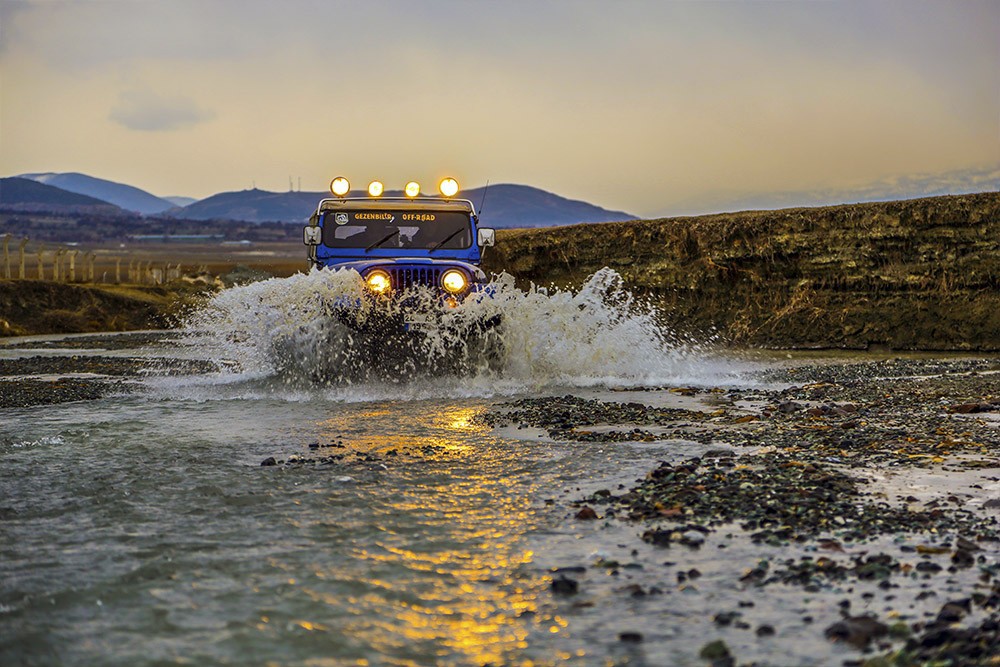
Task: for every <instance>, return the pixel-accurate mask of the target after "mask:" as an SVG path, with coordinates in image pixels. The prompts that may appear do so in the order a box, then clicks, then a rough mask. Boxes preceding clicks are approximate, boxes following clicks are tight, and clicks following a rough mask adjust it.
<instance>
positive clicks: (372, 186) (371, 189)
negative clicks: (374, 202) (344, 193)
mask: <svg viewBox="0 0 1000 667" xmlns="http://www.w3.org/2000/svg"><path fill="white" fill-rule="evenodd" d="M383 190H385V188H384V187H383V186H382V181H372V182H371V183H369V184H368V195H369V196H371V197H381V196H382V191H383Z"/></svg>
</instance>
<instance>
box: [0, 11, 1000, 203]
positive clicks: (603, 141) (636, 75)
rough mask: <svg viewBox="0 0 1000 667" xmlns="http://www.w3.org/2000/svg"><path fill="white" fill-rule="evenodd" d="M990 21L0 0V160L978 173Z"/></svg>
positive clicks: (990, 15) (770, 193) (994, 158)
mask: <svg viewBox="0 0 1000 667" xmlns="http://www.w3.org/2000/svg"><path fill="white" fill-rule="evenodd" d="M998 31H1000V2H995V1H992V0H984V1H981V2H979V1H966V0H953V1H949V2H921V1H919V0H904V1H900V2H892V1H888V2H660V1H649V2H644V1H632V2H630V1H622V2H608V1H607V0H600V1H589V0H566V1H562V2H555V1H553V2H545V1H541V0H531V1H514V0H505V1H504V2H477V1H469V0H466V1H455V2H446V1H438V0H425V1H413V0H410V1H408V2H395V1H373V2H361V1H357V2H327V1H322V0H286V1H283V2H272V1H270V0H267V1H265V0H101V1H98V0H77V1H75V2H60V1H58V0H52V1H44V2H41V1H39V2H27V1H22V0H0V175H2V176H12V175H16V174H20V173H25V172H37V171H57V172H66V171H79V172H83V173H87V174H90V175H92V176H97V177H100V178H107V179H111V180H115V181H120V182H125V183H129V184H131V185H135V186H138V187H141V188H143V189H146V190H149V191H151V192H153V193H154V194H157V195H161V196H166V195H185V196H191V197H204V196H208V195H211V194H214V193H216V192H220V191H228V190H242V189H246V188H249V187H251V185H252V184H256V186H257V187H258V188H262V189H267V190H277V191H283V190H287V189H288V187H289V177H291V178H292V179H293V182H294V185H295V187H296V188H298V184H299V179H300V178H301V188H302V189H303V190H317V191H318V190H323V189H325V188H326V187H327V185H328V183H329V181H330V179H331V178H332V177H333V176H335V175H338V174H344V175H346V176H348V177H349V178H351V179H352V181H353V182H355V183H356V184H364V183H367V181H368V180H370V179H372V178H375V177H378V178H380V179H382V180H384V181H385V182H386V184H387V186H389V187H398V186H401V185H402V183H403V182H405V181H406V180H408V179H410V178H416V179H417V180H422V181H424V182H431V181H433V180H434V179H435V178H437V177H439V176H441V175H445V174H451V175H454V176H456V177H457V178H458V179H459V181H460V182H462V183H463V184H465V185H467V186H476V185H482V184H483V183H485V182H486V181H487V180H489V181H491V182H493V183H501V182H503V183H523V184H528V185H534V186H537V187H540V188H544V189H546V190H549V191H552V192H555V193H557V194H560V195H563V196H566V197H571V198H575V199H585V200H587V201H591V202H593V203H596V204H599V205H601V206H605V207H607V208H612V209H619V210H625V211H629V212H631V213H635V214H638V215H643V216H653V215H662V214H678V213H687V212H700V211H711V210H724V209H726V208H727V207H730V206H732V205H734V202H742V201H757V200H762V201H763V200H767V201H771V200H774V201H777V200H779V199H781V198H782V197H785V198H786V199H788V197H789V196H792V199H794V198H796V197H797V198H799V199H805V200H808V201H815V202H821V200H823V199H824V197H825V198H831V197H832V198H835V199H836V198H841V199H843V200H844V201H848V200H850V199H851V198H852V197H853V198H855V199H856V198H860V197H861V196H864V193H871V192H873V191H878V192H881V191H886V192H893V191H894V190H893V189H894V188H895V189H904V186H905V187H910V189H912V188H913V187H917V186H914V184H915V183H916V184H917V185H918V186H919V187H925V188H932V187H937V188H938V189H941V188H944V189H948V190H953V191H969V190H986V189H997V187H1000V38H998ZM928 184H929V185H928ZM789 193H791V195H790V194H789ZM768 198H770V199H768ZM810 198H811V199H810ZM797 203H807V202H797Z"/></svg>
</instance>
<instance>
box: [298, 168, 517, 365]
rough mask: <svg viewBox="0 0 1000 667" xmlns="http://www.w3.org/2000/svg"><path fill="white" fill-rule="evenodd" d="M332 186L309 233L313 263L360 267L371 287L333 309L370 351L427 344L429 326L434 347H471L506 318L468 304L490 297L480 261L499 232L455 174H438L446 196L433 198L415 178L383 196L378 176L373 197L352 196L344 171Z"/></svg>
mask: <svg viewBox="0 0 1000 667" xmlns="http://www.w3.org/2000/svg"><path fill="white" fill-rule="evenodd" d="M330 189H331V191H332V192H333V194H334V197H332V198H327V199H323V200H321V201H320V202H319V205H318V206H317V207H316V212H315V213H314V214H313V216H312V217H311V218H310V221H309V225H308V226H306V227H305V229H304V234H303V239H304V242H305V244H306V245H307V246H308V248H309V261H310V264H311V265H312V266H313V267H316V268H320V269H322V268H327V269H331V270H347V271H356V272H357V274H358V275H359V276H360V278H361V280H362V282H363V284H364V295H363V296H362V297H361V298H348V299H342V300H340V302H338V303H336V304H332V306H331V311H332V314H333V316H334V317H336V318H337V319H338V320H339V321H340V322H341V323H343V324H344V325H345V326H347V327H348V328H349V329H351V330H352V331H354V332H358V333H362V334H364V335H365V343H364V346H365V349H366V350H369V351H370V354H372V355H375V356H377V357H381V356H383V355H384V354H385V353H386V352H387V351H394V352H399V351H401V350H408V351H410V352H413V351H414V350H416V349H417V348H419V347H420V346H421V345H422V346H423V349H426V348H427V347H428V346H427V345H425V344H424V343H426V342H427V341H426V340H423V339H424V338H426V336H427V335H433V336H434V337H435V339H436V340H435V341H433V342H435V343H439V344H438V345H437V346H436V347H435V346H432V347H434V348H435V349H443V346H442V344H440V343H442V342H446V343H451V344H452V346H454V344H455V343H456V342H461V343H462V344H463V347H465V348H467V347H468V346H467V344H466V343H467V341H468V340H469V339H478V338H481V337H482V336H483V334H484V333H485V332H487V331H488V330H490V329H493V328H495V327H496V326H497V325H498V324H499V322H500V318H499V316H498V315H495V314H493V315H490V314H489V309H488V308H487V309H469V308H464V307H463V306H467V305H468V302H469V300H472V301H474V302H476V303H480V302H482V301H483V300H484V299H487V300H488V299H490V298H491V295H490V293H489V289H488V287H487V278H486V275H485V274H484V273H483V271H482V270H481V269H480V268H479V263H480V261H481V259H482V253H483V248H485V247H489V246H492V245H494V243H495V233H494V230H493V229H488V228H482V227H479V226H478V223H479V218H478V216H477V215H476V210H475V207H474V206H473V204H472V202H471V201H469V200H467V199H458V198H456V195H457V194H458V183H457V182H456V181H455V180H454V179H451V178H447V179H444V180H443V181H441V183H440V187H439V189H440V192H441V195H440V196H434V197H427V196H421V193H420V186H419V185H418V184H417V183H415V182H410V183H408V184H407V185H406V187H405V189H404V190H403V192H404V194H405V196H402V197H399V196H397V197H388V196H385V197H384V196H383V185H382V183H380V182H379V181H373V182H372V183H371V184H370V185H369V187H368V196H367V197H365V196H360V197H358V196H352V195H351V188H350V183H349V182H348V181H347V179H346V178H343V177H338V178H336V179H334V180H333V182H332V183H331V185H330ZM471 311H475V312H471ZM444 347H446V345H445V346H444Z"/></svg>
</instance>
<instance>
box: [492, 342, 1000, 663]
mask: <svg viewBox="0 0 1000 667" xmlns="http://www.w3.org/2000/svg"><path fill="white" fill-rule="evenodd" d="M998 370H1000V363H998V361H997V360H995V359H972V358H968V359H948V360H941V359H916V358H913V359H887V360H873V361H864V362H852V363H823V364H809V365H804V366H789V367H786V368H780V369H778V370H772V371H769V372H767V373H766V374H763V375H762V376H761V380H762V382H763V384H762V386H761V388H754V389H704V388H696V387H663V388H653V389H650V390H647V391H645V392H628V394H625V393H624V392H622V395H623V396H627V399H628V400H627V401H626V400H623V401H620V402H619V401H613V400H605V399H604V398H603V397H602V399H600V400H596V399H585V398H580V397H578V396H571V395H570V396H561V397H560V396H557V397H542V398H528V399H521V400H517V401H513V402H509V403H507V404H505V405H502V406H499V407H498V408H497V409H495V410H494V411H492V412H490V413H489V414H487V415H485V417H484V418H485V419H486V421H487V422H488V423H489V424H491V425H492V426H494V427H499V428H507V429H514V430H515V431H519V432H535V433H536V434H537V436H538V437H544V438H549V439H552V440H553V441H575V442H581V443H595V444H600V443H612V442H625V441H634V442H637V443H641V442H655V441H661V440H664V439H676V440H677V441H687V442H696V443H700V444H701V445H702V448H703V453H702V454H701V455H700V456H697V457H679V458H678V459H677V460H669V461H663V462H661V463H660V464H659V466H658V467H656V468H654V469H653V470H650V471H649V473H648V474H647V475H646V477H645V478H642V479H639V480H637V481H636V482H634V483H633V484H631V485H628V484H623V485H620V486H619V487H618V488H613V489H608V488H605V489H599V490H596V491H595V492H592V493H589V494H585V495H579V496H578V497H576V498H574V499H572V501H571V503H570V506H569V507H568V509H567V519H568V520H570V521H576V522H580V523H591V522H593V523H597V524H602V525H603V526H608V527H612V526H614V527H617V529H619V530H620V529H621V528H622V526H624V527H626V528H628V529H631V532H632V533H633V534H634V536H635V538H634V539H635V540H636V541H637V542H638V541H641V542H642V543H645V544H648V545H652V546H653V547H655V550H656V551H654V553H656V552H658V553H660V554H661V556H662V559H664V560H663V562H662V564H660V563H650V562H648V560H647V561H646V562H643V561H642V560H641V559H639V558H637V557H635V556H636V554H637V553H638V551H637V550H635V549H633V550H632V552H631V556H630V558H629V559H628V562H625V561H619V560H617V559H614V558H604V557H601V558H598V559H596V560H595V561H594V562H592V563H585V564H579V563H573V564H567V566H565V567H559V568H554V570H553V572H552V592H553V595H554V596H556V597H562V598H566V599H573V600H578V601H583V603H584V604H587V602H586V598H587V597H588V596H589V595H600V593H599V591H600V590H601V589H602V588H606V587H607V582H606V579H607V577H603V576H601V574H602V573H611V574H612V575H614V577H617V578H619V579H623V578H626V577H628V575H629V572H630V571H631V572H635V571H637V570H642V569H647V570H648V569H652V568H657V567H658V568H659V569H661V570H662V568H663V567H665V566H666V567H668V568H669V572H667V573H664V574H662V575H661V576H660V577H659V578H656V579H654V582H655V583H653V584H652V585H650V584H648V583H647V584H638V583H633V584H629V585H625V586H621V585H619V589H620V590H621V591H623V592H625V593H627V594H628V595H632V596H636V597H638V598H643V597H646V596H651V595H654V596H655V595H663V594H665V593H671V592H674V593H677V592H681V593H683V592H686V591H690V590H691V589H692V588H695V589H699V588H701V582H700V581H699V579H700V578H701V577H702V570H703V569H706V567H712V568H714V574H715V578H716V581H715V583H714V587H716V588H718V587H719V586H722V587H724V588H729V589H731V590H733V591H737V593H738V597H740V599H739V600H738V602H737V603H736V604H730V605H720V607H719V608H718V610H717V612H716V613H715V615H714V623H715V626H716V627H717V628H718V630H719V633H720V638H719V639H711V638H709V639H711V640H710V641H706V643H705V645H704V646H703V648H702V651H701V654H700V655H701V658H702V659H704V660H705V661H706V662H708V663H710V664H712V665H735V664H758V663H756V662H754V661H752V660H750V661H747V660H745V659H741V655H740V651H739V650H736V649H732V648H730V646H729V645H728V644H727V639H726V638H728V641H729V642H730V643H738V642H742V643H743V645H744V646H749V647H750V648H751V649H752V648H753V644H754V643H773V642H778V641H796V640H799V641H806V640H813V641H815V640H816V639H820V638H822V639H825V640H826V641H829V642H832V643H838V644H842V645H843V646H844V647H845V648H847V649H850V650H853V651H855V653H854V654H853V655H851V656H850V657H846V656H845V660H844V664H849V665H866V666H868V667H875V666H877V665H925V664H934V665H996V664H997V659H998V658H997V656H1000V375H998V374H997V372H998ZM658 394H659V395H661V396H662V395H674V396H680V397H683V398H685V399H687V400H688V402H689V404H690V406H691V407H686V408H677V407H673V408H664V407H658V405H657V404H658V403H663V401H662V400H661V399H659V398H658ZM699 403H700V405H699ZM609 529H610V528H609ZM620 546H624V545H620ZM727 554H729V555H730V556H727ZM720 559H721V565H720ZM622 583H625V582H620V584H622ZM776 587H777V589H781V590H782V591H783V592H784V593H783V594H787V592H788V591H789V590H791V591H799V592H800V593H801V598H802V600H801V602H800V605H801V609H802V610H804V611H802V612H801V613H800V614H799V616H798V617H797V618H796V617H794V615H791V616H788V617H785V618H784V619H783V620H782V621H779V622H778V625H777V626H776V625H775V622H774V620H773V614H768V613H767V612H766V611H764V610H765V609H766V607H767V605H766V604H762V602H764V600H762V599H761V598H762V597H763V598H765V599H766V598H767V597H768V596H769V595H774V594H775V593H777V592H778V591H777V589H776ZM817 605H818V608H819V609H825V610H826V611H827V613H828V616H827V617H826V620H825V621H823V622H820V621H819V619H818V618H817V616H818V615H817V613H816V611H815V610H816V608H817ZM793 608H794V607H793ZM831 610H833V611H835V618H834V619H833V620H831V618H830V617H829V612H830V611H831ZM741 632H742V633H743V634H744V635H745V636H744V637H742V638H740V637H739V634H740V633H741ZM734 633H735V635H736V641H735V642H734V639H733V638H734ZM721 635H725V638H724V637H722V636H721ZM622 641H633V642H641V641H642V633H636V634H635V635H633V636H630V637H628V638H625V637H623V638H622ZM749 653H750V654H751V655H752V654H753V653H754V651H753V650H750V651H749ZM767 664H772V663H771V662H767ZM779 664H785V663H779ZM788 664H793V663H788Z"/></svg>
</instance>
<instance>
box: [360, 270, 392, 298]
mask: <svg viewBox="0 0 1000 667" xmlns="http://www.w3.org/2000/svg"><path fill="white" fill-rule="evenodd" d="M365 285H367V286H368V289H370V290H371V291H372V292H374V293H375V294H388V292H389V288H390V287H392V280H390V278H389V274H388V273H386V272H385V271H383V270H382V269H375V270H374V271H372V272H370V273H369V274H368V275H367V276H365Z"/></svg>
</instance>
